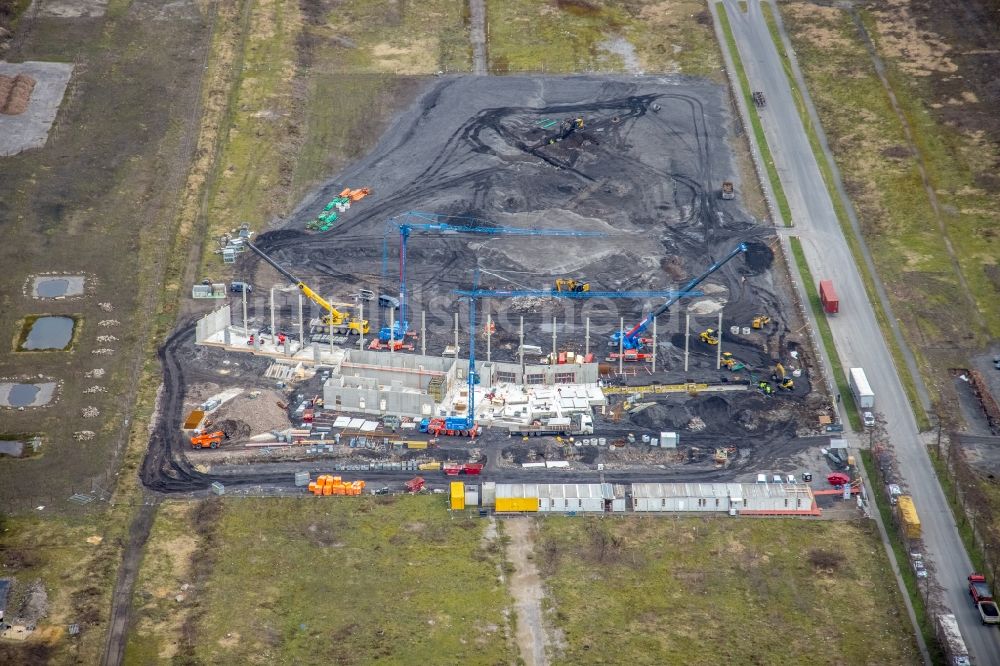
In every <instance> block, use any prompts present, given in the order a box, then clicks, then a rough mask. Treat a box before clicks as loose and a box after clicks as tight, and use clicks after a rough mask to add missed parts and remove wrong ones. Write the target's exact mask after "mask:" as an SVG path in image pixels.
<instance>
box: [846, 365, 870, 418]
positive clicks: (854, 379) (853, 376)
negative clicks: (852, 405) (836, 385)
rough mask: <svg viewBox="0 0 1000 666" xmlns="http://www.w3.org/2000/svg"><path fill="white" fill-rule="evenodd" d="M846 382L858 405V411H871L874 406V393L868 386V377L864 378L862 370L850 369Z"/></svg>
mask: <svg viewBox="0 0 1000 666" xmlns="http://www.w3.org/2000/svg"><path fill="white" fill-rule="evenodd" d="M847 379H848V382H849V383H850V385H851V392H852V393H853V394H854V399H855V400H856V401H857V403H858V408H859V409H871V408H873V407H874V406H875V393H874V392H873V391H872V387H871V385H869V384H868V377H866V376H865V369H864V368H851V371H850V373H849V374H848V377H847Z"/></svg>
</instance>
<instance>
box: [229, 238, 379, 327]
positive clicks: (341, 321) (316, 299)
mask: <svg viewBox="0 0 1000 666" xmlns="http://www.w3.org/2000/svg"><path fill="white" fill-rule="evenodd" d="M246 245H247V247H249V248H250V249H251V250H253V251H254V252H256V253H257V254H258V255H259V256H260V258H261V259H263V260H264V261H266V262H267V263H269V264H270V265H271V268H273V269H274V270H276V271H278V272H279V273H281V274H282V275H283V276H285V277H286V278H287V279H289V280H291V281H292V282H294V283H295V286H296V287H298V289H299V291H301V292H302V294H303V295H304V296H305V297H306V298H308V299H309V300H311V301H312V302H313V303H315V304H316V305H318V306H320V307H321V308H323V309H324V310H326V312H327V314H326V315H325V316H324V317H323V324H324V325H326V326H332V327H333V329H334V332H335V333H347V334H351V333H357V334H358V335H364V334H366V333H368V320H367V319H363V320H354V319H352V318H351V316H350V315H349V314H347V313H344V312H341V311H340V310H338V309H337V308H335V307H333V305H331V304H330V302H329V301H327V300H326V299H325V298H323V297H322V296H320V295H319V294H317V293H316V292H315V291H313V290H312V289H310V288H309V286H308V285H306V283H305V282H303V281H302V280H300V279H298V278H297V277H295V276H294V275H292V274H291V273H289V272H288V271H287V270H285V269H284V268H283V267H282V266H281V265H280V264H278V263H277V262H276V261H275V260H274V259H272V258H271V257H269V256H267V255H266V254H264V251H263V250H261V249H260V248H259V247H257V246H256V245H254V244H253V243H251V242H250V241H246Z"/></svg>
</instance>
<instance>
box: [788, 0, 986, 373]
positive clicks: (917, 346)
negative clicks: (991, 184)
mask: <svg viewBox="0 0 1000 666" xmlns="http://www.w3.org/2000/svg"><path fill="white" fill-rule="evenodd" d="M781 8H782V16H783V20H784V21H785V23H786V25H787V27H788V31H789V34H790V35H791V38H792V42H793V46H794V48H795V51H796V54H797V57H798V60H799V62H800V64H801V66H802V69H803V73H804V75H805V77H806V80H807V82H808V84H809V89H810V93H811V95H812V98H813V100H814V102H815V104H816V107H817V111H818V113H819V115H820V119H821V121H822V123H823V127H824V129H825V130H826V133H827V135H828V137H829V139H830V145H831V148H832V150H833V152H834V155H835V157H836V160H837V164H838V166H839V168H840V170H841V173H842V174H843V176H844V180H845V183H846V185H847V187H848V190H849V192H850V194H851V196H852V199H853V201H854V203H855V205H856V207H857V209H858V213H859V217H860V220H861V224H862V228H863V232H864V234H865V236H866V239H867V240H868V243H869V245H870V246H871V247H872V250H873V256H874V259H875V263H876V266H877V268H878V270H879V273H880V274H881V276H882V278H883V280H884V282H885V284H886V287H887V290H888V291H889V294H890V298H891V299H892V303H893V308H894V310H895V312H896V314H897V316H898V317H899V318H900V319H901V321H902V323H903V330H904V332H905V335H906V337H907V340H908V342H909V344H910V347H911V348H912V349H913V350H914V352H915V353H916V354H917V356H918V361H919V364H920V366H921V370H922V372H923V373H924V376H925V380H927V383H928V385H929V386H931V387H932V388H940V387H941V386H942V382H940V381H936V377H937V376H939V375H940V373H942V372H944V371H946V370H947V368H948V367H950V366H951V365H952V364H955V363H961V358H962V356H963V354H962V352H961V350H962V348H966V349H968V348H974V347H976V346H978V344H979V342H980V341H981V339H982V337H983V336H985V335H988V336H991V337H997V336H998V334H1000V312H998V310H997V308H995V307H992V305H991V304H992V303H994V302H995V299H996V297H997V291H996V286H994V285H993V284H991V281H990V279H989V277H988V275H989V271H990V270H992V269H993V268H992V267H994V266H995V263H996V257H997V256H998V255H1000V248H997V241H996V240H995V239H994V233H993V229H995V227H996V226H997V223H998V222H1000V215H998V214H997V213H996V211H997V210H998V203H1000V192H997V191H995V190H990V189H989V188H988V187H985V186H984V183H985V182H987V180H988V179H987V180H984V178H985V175H984V171H985V170H990V169H992V167H991V166H989V165H991V164H993V163H994V162H995V160H996V159H997V155H996V154H995V152H996V151H995V148H993V147H992V146H991V145H989V144H988V143H986V142H985V141H983V137H982V136H975V135H969V134H963V133H960V132H958V131H956V130H955V129H953V128H951V127H947V126H945V125H944V124H942V123H941V122H940V121H938V120H937V118H936V112H934V109H935V108H938V107H939V106H940V105H938V104H933V105H932V104H930V102H929V100H932V99H933V98H934V94H933V91H932V90H931V83H930V82H929V78H928V76H926V75H915V74H913V73H911V72H912V70H911V67H910V65H912V62H913V60H915V59H917V58H919V56H920V54H919V53H916V52H915V53H914V54H913V55H912V57H910V58H908V57H906V56H904V55H902V54H899V53H891V52H890V53H888V54H887V52H886V49H885V48H884V46H883V45H882V44H881V42H880V41H879V39H880V38H879V35H880V33H881V32H882V31H885V32H887V33H888V32H891V31H892V30H894V28H893V26H892V25H889V24H886V23H884V20H885V19H884V17H881V15H880V16H875V15H871V14H867V13H864V12H862V14H861V16H862V19H863V23H864V25H866V26H867V27H868V33H869V34H871V35H873V38H874V39H875V45H876V48H877V49H879V52H880V53H881V54H882V56H883V58H884V59H885V62H886V72H887V77H888V81H889V83H890V85H891V87H892V90H893V92H894V94H895V97H896V99H897V100H898V104H899V107H900V109H901V113H902V117H903V118H904V119H905V121H906V123H907V124H908V125H909V126H910V128H911V133H912V136H913V137H915V144H913V145H912V146H911V144H910V143H909V139H908V137H907V135H906V132H905V130H904V125H903V121H901V119H900V114H898V113H897V112H896V111H895V110H894V108H893V106H892V104H891V103H890V99H889V97H888V94H887V93H886V90H885V88H884V87H883V85H882V83H881V82H880V80H879V78H878V76H877V75H876V71H875V67H874V64H873V61H872V59H871V56H870V55H869V53H868V51H867V49H866V47H865V44H864V42H863V39H862V36H861V33H860V32H859V30H858V27H857V25H856V24H855V22H854V20H853V18H852V16H851V15H850V14H849V13H848V12H846V11H842V10H839V9H833V8H828V7H818V6H816V5H812V4H807V3H801V2H793V3H785V4H782V5H781ZM930 74H936V73H933V72H932V73H930ZM973 97H974V95H973ZM970 99H971V98H970ZM962 104H963V102H962V100H954V101H953V103H952V104H951V109H950V110H952V111H954V110H957V109H958V108H959V107H960V106H961V105H962ZM859 119H860V120H862V121H863V122H859ZM913 147H915V148H916V150H917V151H918V153H919V155H920V156H921V158H922V160H923V163H924V165H925V167H926V170H927V174H928V178H929V181H930V183H931V187H932V188H933V189H934V192H935V193H936V196H937V198H938V200H939V201H940V202H941V216H942V224H943V226H944V229H945V230H946V234H947V237H948V239H950V241H951V243H952V245H953V247H954V250H955V253H956V258H957V261H958V265H959V267H960V270H961V272H962V273H963V274H964V277H965V280H966V281H967V283H968V285H969V287H970V289H971V292H972V300H971V301H970V299H969V298H967V297H966V295H965V291H964V289H963V288H962V286H961V282H960V280H959V274H958V272H956V270H955V267H954V265H953V263H952V260H951V258H950V257H949V254H948V252H947V248H946V245H945V242H944V241H945V237H944V235H943V234H942V231H941V229H940V228H939V225H938V223H937V222H936V221H935V213H934V211H933V209H932V206H931V203H930V200H929V197H928V193H927V191H926V190H925V188H924V184H923V181H922V178H921V175H920V171H919V169H918V164H917V161H916V159H915V157H914V155H913V153H912V148H913ZM977 311H978V312H977ZM980 317H982V319H983V320H984V321H985V324H986V326H985V328H983V327H981V326H980V325H979V324H978V321H979V320H980Z"/></svg>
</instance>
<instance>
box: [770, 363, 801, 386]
mask: <svg viewBox="0 0 1000 666" xmlns="http://www.w3.org/2000/svg"><path fill="white" fill-rule="evenodd" d="M771 381H773V382H774V383H775V384H777V385H778V388H780V389H784V390H786V391H791V390H792V389H793V388H795V382H794V381H792V378H791V377H789V376H787V375H786V374H785V366H783V365H781V363H776V364H775V365H774V372H773V373H771Z"/></svg>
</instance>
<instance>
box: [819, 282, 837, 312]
mask: <svg viewBox="0 0 1000 666" xmlns="http://www.w3.org/2000/svg"><path fill="white" fill-rule="evenodd" d="M819 300H820V302H821V303H822V304H823V309H824V310H826V311H827V312H828V313H830V314H836V313H837V312H840V299H838V298H837V291H836V290H835V289H834V288H833V280H820V281H819Z"/></svg>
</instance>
